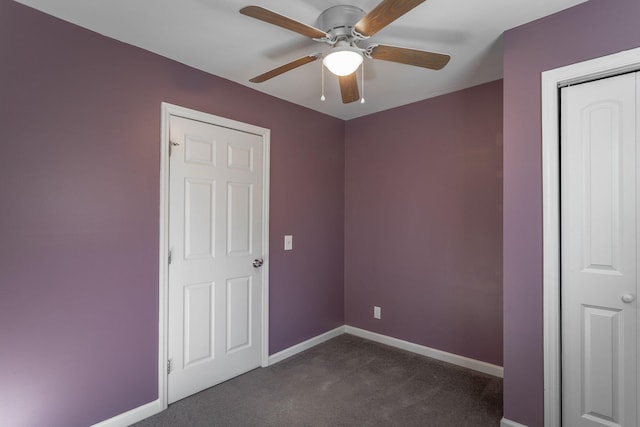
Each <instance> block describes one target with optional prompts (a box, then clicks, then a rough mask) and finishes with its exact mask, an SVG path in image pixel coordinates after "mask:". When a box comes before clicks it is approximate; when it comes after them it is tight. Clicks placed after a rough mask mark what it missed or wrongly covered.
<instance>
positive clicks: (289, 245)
mask: <svg viewBox="0 0 640 427" xmlns="http://www.w3.org/2000/svg"><path fill="white" fill-rule="evenodd" d="M284 250H285V251H290V250H293V236H292V235H290V234H287V235H286V236H284Z"/></svg>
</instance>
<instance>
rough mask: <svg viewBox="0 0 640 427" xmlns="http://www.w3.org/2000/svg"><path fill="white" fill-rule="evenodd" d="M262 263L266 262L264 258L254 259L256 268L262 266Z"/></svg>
mask: <svg viewBox="0 0 640 427" xmlns="http://www.w3.org/2000/svg"><path fill="white" fill-rule="evenodd" d="M262 264H264V260H263V259H262V258H256V259H254V260H253V266H254V267H255V268H258V267H262Z"/></svg>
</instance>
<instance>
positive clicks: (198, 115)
mask: <svg viewBox="0 0 640 427" xmlns="http://www.w3.org/2000/svg"><path fill="white" fill-rule="evenodd" d="M161 109H162V112H161V114H162V121H161V126H162V129H161V137H160V253H159V260H160V262H159V266H160V274H159V288H158V291H159V307H158V310H159V311H158V313H159V336H158V400H159V401H160V406H161V408H162V409H161V410H164V409H166V408H167V396H168V394H167V385H168V381H167V345H168V343H169V340H168V336H167V333H168V325H167V323H168V319H167V313H168V307H169V300H168V297H167V295H168V286H169V272H168V257H169V117H170V116H180V117H184V118H186V119H191V120H197V121H201V122H205V123H210V124H213V125H216V126H222V127H226V128H230V129H236V130H239V131H242V132H247V133H251V134H254V135H258V136H260V137H262V148H263V154H264V155H263V163H264V164H263V169H262V170H263V189H264V190H263V191H264V193H263V203H262V223H263V227H262V256H263V259H264V265H263V266H262V268H261V272H262V350H261V365H262V366H263V367H266V366H268V364H269V175H270V174H269V164H270V151H269V149H270V137H271V131H270V130H269V129H266V128H261V127H258V126H254V125H250V124H247V123H242V122H238V121H235V120H230V119H225V118H223V117H218V116H214V115H212V114H208V113H203V112H200V111H196V110H191V109H189V108H184V107H180V106H177V105H172V104H168V103H166V102H163V103H162V107H161Z"/></svg>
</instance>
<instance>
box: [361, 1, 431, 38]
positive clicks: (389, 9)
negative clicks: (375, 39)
mask: <svg viewBox="0 0 640 427" xmlns="http://www.w3.org/2000/svg"><path fill="white" fill-rule="evenodd" d="M424 2H425V0H383V1H382V2H381V3H380V4H378V5H377V6H376V8H375V9H373V10H372V11H371V12H369V13H367V14H366V15H365V16H364V17H363V18H362V19H361V20H360V21H358V23H357V24H356V26H355V29H356V31H357V32H358V33H360V34H362V35H363V36H372V35H374V34H375V33H377V32H378V31H380V30H381V29H383V28H384V27H386V26H387V25H389V24H390V23H392V22H393V21H395V20H396V19H398V18H400V17H401V16H402V15H404V14H405V13H407V12H409V11H410V10H411V9H413V8H414V7H416V6H418V5H419V4H420V3H424Z"/></svg>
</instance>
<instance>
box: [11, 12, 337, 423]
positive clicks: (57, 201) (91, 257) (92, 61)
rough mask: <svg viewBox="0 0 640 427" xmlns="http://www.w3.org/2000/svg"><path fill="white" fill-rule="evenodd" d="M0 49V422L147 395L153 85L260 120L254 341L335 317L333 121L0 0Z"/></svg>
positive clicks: (205, 107) (310, 332)
mask: <svg viewBox="0 0 640 427" xmlns="http://www.w3.org/2000/svg"><path fill="white" fill-rule="evenodd" d="M0 58H2V61H1V62H2V65H1V66H0V82H1V83H0V121H1V125H0V141H2V143H3V154H2V155H1V156H0V197H1V200H2V204H1V205H0V236H1V237H2V245H1V246H0V364H1V365H2V366H4V369H3V373H2V378H1V379H0V425H3V426H5V425H6V426H9V425H10V426H13V427H19V426H36V425H37V426H65V427H69V426H87V425H90V424H92V423H95V422H98V421H101V420H104V419H107V418H110V417H112V416H114V415H117V414H119V413H122V412H125V411H127V410H129V409H132V408H134V407H137V406H139V405H142V404H144V403H147V402H150V401H153V400H155V399H156V398H157V378H156V376H157V363H156V360H157V351H158V350H157V346H158V343H157V334H158V332H157V324H158V314H157V310H158V291H157V288H158V215H159V211H158V206H159V178H158V175H159V145H160V103H161V102H162V101H166V102H170V103H173V104H178V105H182V106H185V107H189V108H193V109H196V110H201V111H205V112H209V113H212V114H216V115H220V116H224V117H228V118H231V119H235V120H240V121H244V122H248V123H251V124H255V125H258V126H263V127H267V128H270V129H271V131H272V133H271V211H270V214H271V223H270V233H271V242H270V244H271V280H270V286H271V289H270V290H271V293H270V303H271V319H270V351H271V353H275V352H277V351H279V350H282V349H284V348H286V347H289V346H291V345H294V344H296V343H299V342H301V341H303V340H305V339H307V338H309V337H312V336H315V335H318V334H320V333H322V332H325V331H327V330H330V329H332V328H335V327H337V326H339V325H342V324H343V323H344V316H343V313H344V310H343V301H344V300H343V262H344V256H343V244H344V239H343V238H344V235H343V231H344V222H343V218H344V216H343V215H344V122H343V121H341V120H338V119H334V118H331V117H328V116H325V115H322V114H319V113H316V112H313V111H311V110H308V109H305V108H302V107H298V106H295V105H293V104H290V103H287V102H284V101H281V100H278V99H275V98H272V97H269V96H267V95H264V94H261V93H259V92H256V91H253V90H251V89H248V88H246V87H244V86H241V85H237V84H234V83H231V82H229V81H226V80H223V79H220V78H217V77H214V76H211V75H209V74H206V73H203V72H200V71H197V70H194V69H192V68H189V67H186V66H184V65H181V64H178V63H176V62H173V61H170V60H167V59H166V58H162V57H160V56H157V55H154V54H151V53H149V52H145V51H143V50H140V49H137V48H134V47H132V46H129V45H126V44H123V43H119V42H117V41H114V40H111V39H108V38H105V37H102V36H100V35H98V34H96V33H92V32H90V31H86V30H84V29H81V28H79V27H76V26H74V25H70V24H68V23H65V22H63V21H60V20H57V19H55V18H52V17H49V16H47V15H44V14H41V13H39V12H36V11H34V10H32V9H29V8H27V7H24V6H22V5H19V4H17V3H14V2H11V1H8V0H0ZM284 234H293V235H294V236H295V250H294V251H292V252H287V253H284V251H283V250H282V239H283V235H284Z"/></svg>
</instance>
